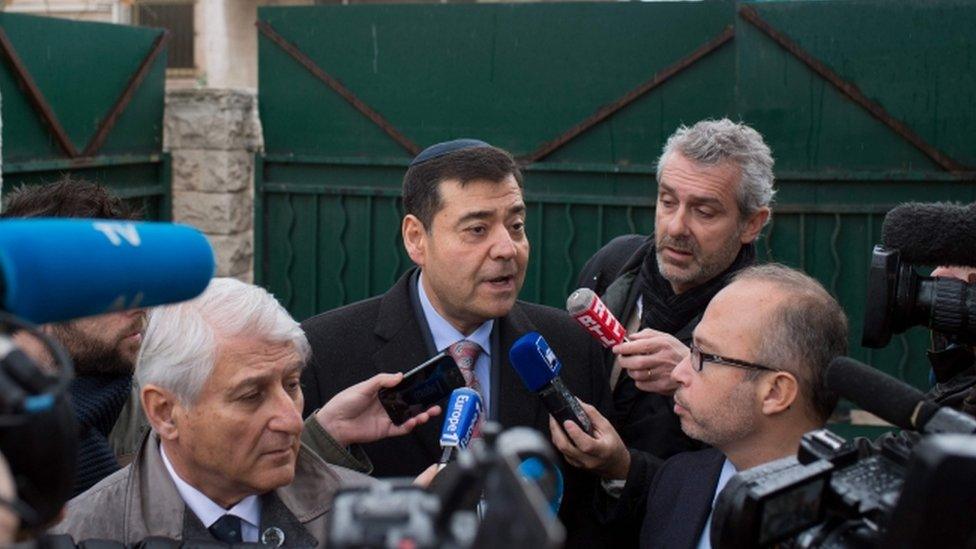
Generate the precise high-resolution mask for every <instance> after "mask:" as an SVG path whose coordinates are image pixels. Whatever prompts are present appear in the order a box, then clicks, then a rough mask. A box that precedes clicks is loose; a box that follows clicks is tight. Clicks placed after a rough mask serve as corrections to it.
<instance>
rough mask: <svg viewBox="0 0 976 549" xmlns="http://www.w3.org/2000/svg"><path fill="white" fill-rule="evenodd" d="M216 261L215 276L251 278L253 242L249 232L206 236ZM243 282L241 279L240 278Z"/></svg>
mask: <svg viewBox="0 0 976 549" xmlns="http://www.w3.org/2000/svg"><path fill="white" fill-rule="evenodd" d="M207 238H208V239H209V240H210V245H211V246H213V249H214V256H215V258H216V260H217V274H216V276H233V277H236V278H241V277H242V276H244V277H247V278H248V279H250V278H252V276H253V274H252V273H253V265H254V241H253V235H252V233H251V231H243V232H240V233H235V234H227V235H207ZM242 280H243V278H242Z"/></svg>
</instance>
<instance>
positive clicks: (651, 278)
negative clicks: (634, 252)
mask: <svg viewBox="0 0 976 549" xmlns="http://www.w3.org/2000/svg"><path fill="white" fill-rule="evenodd" d="M755 260H756V248H755V246H753V245H752V244H751V243H750V244H746V245H744V246H742V248H741V249H740V250H739V253H738V255H736V256H735V259H734V260H733V261H732V264H731V265H729V267H728V268H727V269H725V270H724V271H722V272H721V273H720V274H719V275H718V276H716V277H714V278H712V279H711V280H709V281H707V282H705V283H704V284H701V285H700V286H696V287H694V288H692V289H690V290H688V291H686V292H682V293H680V294H675V293H674V290H673V289H671V283H670V282H668V280H667V279H666V278H664V275H662V274H661V272H660V271H659V270H658V268H657V253H656V250H655V249H654V246H651V247H650V248H649V249H648V252H647V255H646V256H644V263H643V264H642V265H641V270H640V284H641V288H640V293H641V297H642V299H643V306H644V312H643V315H642V317H641V328H651V329H653V330H658V331H661V332H665V333H669V334H674V333H677V332H678V331H679V330H681V329H682V328H684V327H685V326H687V325H688V323H689V322H691V321H692V320H694V319H695V317H697V316H698V315H700V314H702V312H703V311H704V310H705V307H707V306H708V302H709V301H711V300H712V298H713V297H715V294H717V293H718V292H719V290H721V289H722V288H724V287H725V285H726V284H728V282H729V279H730V278H731V277H732V275H734V274H735V273H736V272H738V271H740V270H742V269H744V268H746V267H748V266H750V265H752V264H753V262H755Z"/></svg>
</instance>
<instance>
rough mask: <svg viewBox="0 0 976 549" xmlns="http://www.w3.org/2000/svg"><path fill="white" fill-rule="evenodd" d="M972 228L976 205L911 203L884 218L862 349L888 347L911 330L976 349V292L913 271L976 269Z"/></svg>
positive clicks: (873, 260) (975, 239)
mask: <svg viewBox="0 0 976 549" xmlns="http://www.w3.org/2000/svg"><path fill="white" fill-rule="evenodd" d="M974 224H976V204H971V205H969V206H955V205H951V204H939V203H936V204H913V203H910V204H903V205H901V206H898V207H897V208H894V209H892V210H891V211H890V212H889V213H888V215H887V216H885V221H884V225H883V227H882V241H883V243H884V245H883V246H875V247H874V251H873V253H872V256H871V267H870V271H869V274H868V295H867V302H866V304H865V311H864V335H863V338H862V340H861V344H862V345H864V346H865V347H874V348H880V347H884V346H885V345H887V344H888V342H889V341H890V340H891V335H892V334H898V333H902V332H904V331H905V330H907V329H909V328H911V327H913V326H927V327H929V328H931V329H932V330H935V331H938V332H941V333H943V334H948V335H951V336H952V337H953V338H955V339H956V341H957V342H958V343H964V344H968V345H973V344H976V287H974V286H973V285H972V284H967V283H965V282H963V281H961V280H957V279H954V278H933V277H927V276H921V275H919V274H918V272H917V271H916V270H915V266H916V265H927V266H936V265H956V266H976V226H974ZM927 227H928V228H930V229H928V230H926V228H927Z"/></svg>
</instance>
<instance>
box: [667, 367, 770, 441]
mask: <svg viewBox="0 0 976 549" xmlns="http://www.w3.org/2000/svg"><path fill="white" fill-rule="evenodd" d="M753 398H754V397H753V394H752V384H751V383H750V382H749V381H747V380H744V381H742V382H741V383H740V384H739V385H737V386H736V387H735V388H734V389H732V394H731V395H730V396H729V402H728V404H727V407H726V409H725V411H724V412H723V413H722V414H721V415H719V416H716V417H712V418H708V421H706V422H705V423H702V422H701V421H698V420H697V418H695V416H694V415H692V418H695V419H696V421H694V422H693V423H692V425H693V426H692V427H691V428H689V429H684V427H682V430H683V431H684V432H685V434H686V435H688V436H689V437H691V438H693V439H695V440H699V441H701V442H704V443H705V444H708V445H709V446H713V447H715V448H719V449H721V448H724V447H727V446H728V445H730V444H731V443H734V442H738V441H740V440H742V439H744V438H746V437H747V436H749V435H750V434H752V433H754V432H755V431H756V430H757V427H756V425H757V423H758V418H757V416H756V413H755V410H754V409H753V408H752V406H753V404H754V401H753Z"/></svg>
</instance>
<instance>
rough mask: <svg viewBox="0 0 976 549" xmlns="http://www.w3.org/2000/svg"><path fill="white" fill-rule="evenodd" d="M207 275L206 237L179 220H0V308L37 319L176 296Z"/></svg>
mask: <svg viewBox="0 0 976 549" xmlns="http://www.w3.org/2000/svg"><path fill="white" fill-rule="evenodd" d="M213 273H214V255H213V250H212V249H211V247H210V243H209V242H208V241H207V238H206V237H205V236H204V235H203V234H202V233H200V232H199V231H198V230H196V229H194V228H192V227H189V226H185V225H174V224H171V223H151V222H130V221H109V220H91V219H89V220H81V219H5V220H3V221H0V308H2V309H3V310H5V311H7V312H9V313H12V314H14V315H16V316H19V317H21V318H25V319H27V320H29V321H31V322H34V323H37V324H45V323H48V322H58V321H63V320H70V319H73V318H78V317H83V316H91V315H97V314H102V313H108V312H114V311H119V310H123V309H132V308H137V307H149V306H153V305H160V304H163V303H174V302H178V301H184V300H187V299H190V298H192V297H195V296H197V295H199V294H200V293H201V292H203V290H204V289H206V287H207V284H209V283H210V279H211V278H212V277H213Z"/></svg>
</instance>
